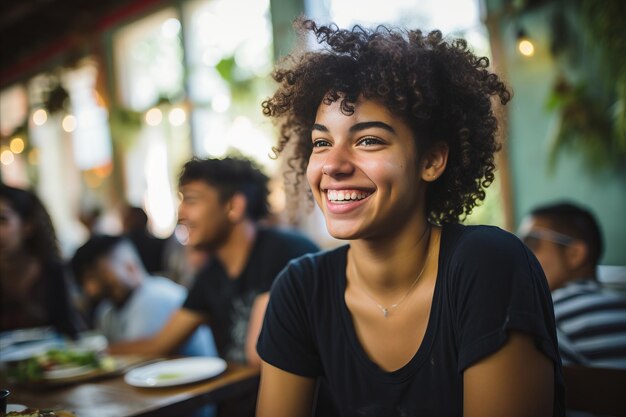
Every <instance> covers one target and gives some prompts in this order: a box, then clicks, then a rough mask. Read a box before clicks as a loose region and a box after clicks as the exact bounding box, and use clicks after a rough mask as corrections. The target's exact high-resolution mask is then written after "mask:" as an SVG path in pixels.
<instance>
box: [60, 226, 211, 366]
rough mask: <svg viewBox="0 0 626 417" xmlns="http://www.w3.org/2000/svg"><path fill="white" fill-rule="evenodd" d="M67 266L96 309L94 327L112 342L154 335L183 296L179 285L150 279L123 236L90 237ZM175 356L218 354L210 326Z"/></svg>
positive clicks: (183, 293)
mask: <svg viewBox="0 0 626 417" xmlns="http://www.w3.org/2000/svg"><path fill="white" fill-rule="evenodd" d="M71 265H72V269H73V272H74V277H75V278H76V281H77V282H78V284H79V286H80V287H81V288H82V290H83V293H84V294H85V296H86V297H87V298H88V300H89V304H90V305H92V306H95V313H94V317H93V320H94V327H95V328H96V330H98V331H100V332H102V334H103V335H104V336H106V338H107V340H108V341H109V342H110V343H116V342H121V341H128V340H137V339H142V338H146V337H149V336H152V335H154V334H155V333H157V332H158V331H160V330H161V328H162V327H163V325H165V323H167V321H168V320H169V319H170V316H171V315H172V313H174V311H176V310H177V309H178V308H180V306H181V305H182V303H183V301H185V298H186V297H187V290H186V288H184V287H183V286H181V285H178V284H176V283H174V282H173V281H171V280H170V279H167V278H163V277H159V276H152V275H150V274H149V273H148V272H147V271H146V269H145V267H144V264H143V262H142V261H141V259H140V257H139V254H138V253H137V249H136V248H135V247H134V245H133V243H132V242H131V241H130V240H128V238H125V237H121V236H105V235H101V236H94V237H91V238H90V239H89V240H88V241H87V242H86V243H85V244H84V245H83V246H81V247H80V248H78V249H77V251H76V253H75V254H74V257H73V258H72V261H71ZM177 353H179V354H182V355H187V356H217V350H216V348H215V343H214V342H213V337H212V335H211V332H210V330H209V328H208V327H207V326H201V327H199V328H198V329H197V330H196V331H195V333H194V334H193V335H192V336H191V337H190V338H189V340H188V341H187V342H186V343H185V344H184V345H182V346H181V348H180V349H179V350H178V351H177Z"/></svg>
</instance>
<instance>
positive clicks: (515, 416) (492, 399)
mask: <svg viewBox="0 0 626 417" xmlns="http://www.w3.org/2000/svg"><path fill="white" fill-rule="evenodd" d="M463 385H464V391H463V410H464V412H463V415H464V417H500V416H507V417H535V416H536V417H551V416H552V415H553V402H554V364H553V363H552V361H551V360H550V359H549V358H548V357H547V356H546V355H544V354H543V353H542V352H541V351H540V350H539V349H538V348H537V347H536V346H535V344H534V342H533V340H532V338H531V336H529V335H527V334H525V333H521V332H509V337H508V340H507V342H506V344H505V345H504V346H503V347H502V348H501V349H500V350H498V351H497V352H495V353H494V354H492V355H491V356H488V357H486V358H485V359H483V360H481V361H480V362H477V363H476V364H474V365H472V366H471V367H469V368H468V369H467V370H465V373H464V374H463Z"/></svg>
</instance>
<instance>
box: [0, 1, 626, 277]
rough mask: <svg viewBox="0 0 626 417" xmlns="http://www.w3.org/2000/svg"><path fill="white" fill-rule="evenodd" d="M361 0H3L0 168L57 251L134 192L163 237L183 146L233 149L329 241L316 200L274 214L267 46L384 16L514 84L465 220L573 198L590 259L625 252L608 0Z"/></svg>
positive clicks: (515, 216)
mask: <svg viewBox="0 0 626 417" xmlns="http://www.w3.org/2000/svg"><path fill="white" fill-rule="evenodd" d="M365 3H367V4H365ZM365 3H363V2H359V1H356V0H354V1H353V0H328V1H323V2H318V1H313V0H271V1H270V0H181V1H170V0H114V1H107V2H80V1H76V0H38V1H27V2H22V1H5V2H3V3H2V5H1V6H0V7H1V18H0V39H2V41H1V42H2V51H1V54H0V58H1V68H0V104H1V115H0V131H1V142H0V146H1V147H0V167H1V171H0V172H1V177H2V181H3V182H4V183H6V184H8V185H12V186H16V187H23V188H31V189H34V190H36V192H37V194H38V195H39V197H40V198H41V199H42V200H43V201H44V203H45V205H46V207H47V208H48V210H49V212H50V214H51V217H52V220H53V223H54V225H55V228H56V230H57V234H58V238H59V240H60V242H61V245H62V250H63V254H64V255H65V256H70V255H71V254H72V252H73V250H74V249H75V248H76V247H77V246H79V245H80V244H81V243H82V242H83V241H84V240H85V239H86V237H87V235H88V230H87V227H86V226H85V219H87V218H88V217H90V216H97V218H96V219H95V221H96V222H97V223H96V224H95V225H93V227H96V228H98V231H103V232H108V233H115V232H119V231H120V230H121V220H120V211H121V208H122V207H123V206H125V205H130V206H135V207H142V208H143V209H144V210H145V211H146V213H147V215H148V217H149V226H150V228H151V231H152V232H153V233H154V234H155V235H156V236H160V237H167V236H170V235H171V234H172V233H173V231H174V229H175V227H176V207H177V199H178V197H177V187H176V181H177V175H178V173H179V170H180V168H181V165H182V163H183V162H184V161H186V160H187V159H188V158H190V157H191V156H193V155H197V156H201V157H204V156H216V157H219V156H222V155H225V154H227V153H232V152H236V153H240V154H243V155H245V156H247V157H250V158H252V159H254V160H256V161H258V162H259V163H260V164H261V165H262V166H263V167H264V169H265V170H266V171H267V173H269V174H270V175H272V176H273V177H274V187H273V190H272V200H271V201H272V210H273V212H274V213H275V214H276V215H277V216H276V217H277V219H278V221H284V222H288V223H291V224H292V225H295V226H297V227H300V228H302V229H304V230H306V231H307V232H309V233H311V234H312V236H313V237H314V238H315V239H316V240H317V241H318V242H319V243H320V244H321V245H322V246H329V245H334V244H335V242H333V240H332V239H330V238H329V237H328V236H326V235H325V234H324V232H323V230H324V227H319V226H320V224H319V222H320V220H319V219H318V217H319V216H317V215H316V212H315V211H313V213H312V214H307V213H305V210H303V213H302V215H301V218H297V219H293V218H291V219H285V218H283V217H282V216H281V213H282V212H283V211H284V195H283V193H282V190H281V186H280V183H281V176H280V173H279V171H280V167H279V166H278V165H277V162H276V161H275V160H274V159H272V158H271V154H272V152H271V147H272V145H274V143H275V138H276V132H275V131H274V128H273V126H272V125H271V123H270V122H269V121H268V120H265V118H264V117H263V116H262V113H261V106H260V103H261V101H262V100H263V99H264V98H266V97H267V96H268V95H269V93H270V92H271V89H272V87H273V82H272V81H271V79H270V77H269V74H270V71H271V69H272V65H273V64H274V62H275V61H276V60H277V59H279V58H280V57H281V56H283V55H285V54H287V53H288V52H289V51H290V50H291V49H292V48H294V47H297V46H298V45H297V42H298V40H297V39H295V37H294V34H293V31H292V28H291V24H292V21H293V19H294V17H295V16H298V15H300V14H305V15H307V16H310V17H313V18H316V19H318V20H320V21H333V22H336V23H338V24H339V25H350V24H354V23H363V24H366V25H367V24H370V25H371V24H375V23H377V22H383V21H384V22H387V23H392V24H399V25H406V26H411V27H421V28H423V29H425V30H430V29H441V30H442V31H443V32H444V34H446V35H448V36H454V35H460V36H463V37H465V38H466V39H468V41H469V43H470V44H471V45H472V46H473V48H474V50H476V51H478V52H480V54H483V55H486V56H489V57H490V58H491V62H492V65H493V66H494V68H495V69H496V70H497V71H498V72H500V73H501V74H502V75H503V77H504V79H505V80H506V81H507V82H508V83H509V85H510V86H511V88H512V90H513V94H514V99H513V101H512V103H511V105H509V106H508V108H507V109H506V112H507V113H506V114H502V115H501V116H502V119H503V120H504V125H505V127H506V132H505V133H504V135H503V138H502V139H503V151H502V152H500V153H499V160H498V171H497V179H496V182H495V183H494V184H493V185H492V186H491V187H490V189H489V191H488V193H487V199H486V201H485V203H484V204H483V205H482V206H480V207H479V208H478V209H476V210H475V212H474V213H473V214H472V215H471V216H470V217H469V218H468V219H467V220H466V221H467V222H468V223H471V222H477V223H487V224H495V225H498V226H500V227H503V228H505V229H507V230H515V229H516V228H517V226H518V225H519V222H520V221H521V219H522V217H523V216H524V214H525V213H526V212H527V211H528V209H529V208H530V207H532V206H535V205H537V204H539V203H543V202H548V201H551V200H556V199H570V200H573V201H579V202H581V203H584V204H586V205H588V206H589V208H590V209H591V210H592V211H593V212H595V213H596V215H597V217H598V218H599V221H600V222H601V224H602V228H603V231H604V233H605V239H606V248H607V249H606V252H605V256H604V258H603V259H602V263H603V264H607V265H626V251H624V250H623V247H624V245H625V244H626V226H625V225H624V222H623V213H624V209H625V208H626V175H624V172H625V163H624V161H626V156H625V155H626V145H625V143H626V140H625V139H624V137H625V136H626V134H625V133H624V129H625V128H624V126H625V125H626V124H625V122H624V120H625V117H626V116H625V110H624V100H626V95H625V93H624V91H625V89H624V88H623V85H624V84H623V83H624V73H625V72H626V67H625V64H624V58H623V57H624V54H623V52H624V51H623V48H624V46H623V42H622V43H621V44H620V42H619V39H614V38H615V36H613V35H614V32H616V31H617V32H620V33H621V31H620V30H619V27H620V24H619V19H615V18H614V17H613V18H612V17H611V16H612V13H611V12H610V7H609V8H607V7H602V8H601V7H595V9H594V4H603V2H597V1H596V2H594V1H578V2H563V1H559V0H551V1H548V0H523V1H510V0H472V1H469V0H468V1H454V0H447V1H443V2H442V1H434V0H430V1H420V2H415V1H410V0H394V1H390V2H384V6H383V5H381V3H378V2H373V1H372V2H365ZM618 3H619V2H616V4H617V6H615V7H618V8H619V7H621V6H619V4H618ZM366 6H367V7H366ZM584 7H586V8H587V9H584ZM585 10H591V12H590V13H584V12H585ZM618 15H619V14H618ZM615 20H617V23H616V22H615ZM611 25H613V26H611ZM616 25H617V26H616ZM599 28H600V29H599ZM601 28H604V29H601ZM611 31H614V32H611ZM616 36H618V35H616ZM621 36H622V38H623V34H622V35H621ZM618 38H619V36H618ZM611 39H613V42H611V41H610V40H611ZM622 40H623V39H622ZM619 48H622V49H619ZM573 51H575V53H574V52H573ZM598 73H601V74H603V76H602V77H592V76H591V75H590V74H598ZM611 83H612V84H611ZM620 83H621V84H620ZM580 86H586V87H585V88H586V90H584V91H583V90H582V88H583V87H580ZM619 86H621V87H619ZM604 110H606V111H604ZM81 219H83V220H84V221H83V222H81ZM91 220H94V219H91Z"/></svg>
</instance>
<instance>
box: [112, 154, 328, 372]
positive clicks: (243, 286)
mask: <svg viewBox="0 0 626 417" xmlns="http://www.w3.org/2000/svg"><path fill="white" fill-rule="evenodd" d="M179 188H180V193H181V195H182V201H181V204H180V206H179V211H178V215H179V222H180V223H181V224H183V225H184V226H185V227H186V229H187V232H188V242H187V244H188V245H191V246H194V247H197V248H199V249H203V250H206V251H207V252H208V253H209V259H208V261H207V263H206V264H205V265H204V266H203V267H202V268H201V269H200V270H199V272H198V273H197V275H196V277H195V279H194V282H193V284H192V285H191V288H190V289H189V294H188V296H187V299H186V301H185V302H184V304H183V305H182V307H181V308H180V309H178V310H177V311H176V312H175V313H174V314H173V315H172V318H171V319H170V320H169V322H168V323H167V324H166V325H165V327H164V328H163V329H162V331H161V332H159V333H157V334H156V335H154V336H153V337H152V338H149V339H144V340H141V341H136V342H129V343H121V344H113V345H112V346H111V347H110V350H111V352H114V353H146V354H167V353H171V352H173V351H174V350H175V349H176V348H177V347H178V346H179V345H180V344H182V343H183V342H184V341H185V340H186V339H187V337H188V336H189V335H190V334H191V332H193V330H195V329H196V328H197V326H199V325H201V324H203V323H209V324H210V326H211V330H212V332H213V336H214V337H215V342H216V345H217V349H218V352H219V355H220V356H221V357H222V358H224V359H226V360H228V361H233V362H240V363H247V364H251V365H257V366H258V363H259V360H258V356H257V355H256V350H255V345H256V339H257V336H258V333H259V331H260V326H261V323H262V319H263V314H264V312H265V305H266V303H267V298H268V291H269V288H270V285H271V284H272V282H273V280H274V277H275V276H276V275H277V274H278V273H279V272H280V270H281V269H282V268H283V267H284V266H285V265H286V264H287V262H289V261H290V260H291V259H292V258H296V257H298V256H301V255H303V254H305V253H308V252H314V251H317V250H318V248H317V246H316V245H315V244H314V243H313V242H311V241H310V240H309V239H307V238H306V237H304V236H303V235H301V234H299V233H296V232H295V231H288V230H279V229H277V228H269V227H263V226H261V225H260V224H259V221H260V220H262V219H263V218H264V217H265V216H266V215H267V214H268V212H269V207H268V203H267V197H268V177H267V176H265V174H263V173H262V172H261V170H260V169H259V168H258V167H257V166H256V165H255V164H254V163H253V162H252V161H250V160H248V159H245V158H235V157H227V158H223V159H212V158H209V159H200V158H193V159H191V160H190V161H188V162H187V163H186V164H185V165H184V167H183V169H182V172H181V174H180V179H179Z"/></svg>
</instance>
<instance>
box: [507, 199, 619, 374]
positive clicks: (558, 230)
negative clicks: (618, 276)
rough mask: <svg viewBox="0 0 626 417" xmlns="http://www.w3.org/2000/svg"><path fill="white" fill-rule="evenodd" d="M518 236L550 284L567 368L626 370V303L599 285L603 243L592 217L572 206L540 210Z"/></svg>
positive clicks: (570, 204) (545, 206) (528, 220)
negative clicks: (587, 367) (599, 265)
mask: <svg viewBox="0 0 626 417" xmlns="http://www.w3.org/2000/svg"><path fill="white" fill-rule="evenodd" d="M519 234H520V237H521V238H522V239H523V240H524V242H525V243H526V245H527V246H528V247H529V248H530V249H531V250H532V251H533V252H534V254H535V256H537V259H538V260H539V262H540V263H541V266H542V267H543V270H544V272H545V274H546V278H547V279H548V285H549V286H550V290H551V291H552V299H553V302H554V314H555V317H556V325H557V335H558V339H559V348H560V350H561V358H562V359H563V363H565V364H579V365H586V366H600V367H612V368H626V342H625V341H626V297H624V296H623V295H622V294H620V293H617V292H613V291H610V290H608V289H606V288H603V287H602V286H601V285H600V283H599V282H598V280H597V275H596V272H597V266H598V261H599V260H600V257H601V256H602V250H603V242H602V234H601V231H600V227H599V225H598V223H597V222H596V219H595V218H594V216H593V214H592V213H591V212H589V211H588V210H586V209H585V208H583V207H580V206H578V205H575V204H572V203H568V202H559V203H555V204H548V205H544V206H540V207H537V208H535V209H533V210H531V211H530V213H529V214H528V215H527V217H526V218H525V219H524V221H523V222H522V224H521V226H520V232H519Z"/></svg>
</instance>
